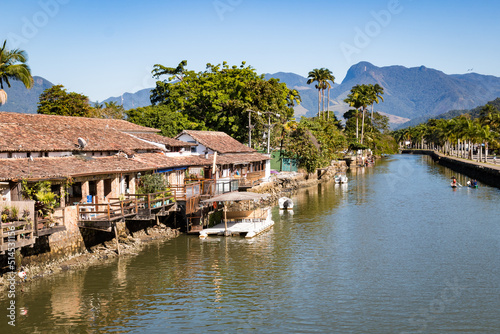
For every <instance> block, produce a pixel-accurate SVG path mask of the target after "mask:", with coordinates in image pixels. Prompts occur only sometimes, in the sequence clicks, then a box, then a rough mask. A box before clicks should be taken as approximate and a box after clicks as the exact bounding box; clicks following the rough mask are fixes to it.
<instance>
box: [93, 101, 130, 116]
mask: <svg viewBox="0 0 500 334" xmlns="http://www.w3.org/2000/svg"><path fill="white" fill-rule="evenodd" d="M90 116H91V117H94V118H106V119H124V118H125V109H124V108H123V106H121V105H119V104H117V103H116V102H115V101H111V102H104V105H103V104H101V103H99V102H96V103H95V104H94V107H93V108H92V110H91V115H90Z"/></svg>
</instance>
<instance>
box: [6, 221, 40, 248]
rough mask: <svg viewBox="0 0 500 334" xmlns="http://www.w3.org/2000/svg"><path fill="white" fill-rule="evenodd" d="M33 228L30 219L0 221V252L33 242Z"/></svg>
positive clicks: (29, 244)
mask: <svg viewBox="0 0 500 334" xmlns="http://www.w3.org/2000/svg"><path fill="white" fill-rule="evenodd" d="M34 232H35V229H34V226H33V221H31V220H27V221H25V220H16V221H12V222H0V253H2V254H3V253H4V252H7V251H13V250H14V249H16V248H21V247H25V246H31V245H34V244H35V235H34Z"/></svg>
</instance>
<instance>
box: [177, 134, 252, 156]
mask: <svg viewBox="0 0 500 334" xmlns="http://www.w3.org/2000/svg"><path fill="white" fill-rule="evenodd" d="M182 134H188V135H190V136H191V137H192V138H193V139H194V140H196V141H197V142H199V143H200V144H202V145H203V146H205V147H208V148H209V149H211V150H212V151H216V152H218V153H220V154H226V153H253V152H255V150H254V149H252V148H250V147H248V146H246V145H243V144H242V143H240V142H239V141H237V140H236V139H234V138H233V137H231V136H229V135H228V134H226V133H224V132H220V131H195V130H184V131H182V132H181V133H180V134H178V135H177V137H175V138H179V137H180V136H181V135H182Z"/></svg>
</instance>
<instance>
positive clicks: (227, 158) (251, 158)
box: [208, 153, 271, 165]
mask: <svg viewBox="0 0 500 334" xmlns="http://www.w3.org/2000/svg"><path fill="white" fill-rule="evenodd" d="M211 159H213V156H212V155H210V156H209V159H208V160H210V161H213V160H211ZM264 160H271V158H270V157H268V156H266V155H264V154H261V153H247V154H224V155H218V156H217V159H216V163H217V164H224V165H229V164H247V163H250V162H257V161H264Z"/></svg>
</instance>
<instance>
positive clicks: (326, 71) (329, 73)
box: [321, 68, 335, 120]
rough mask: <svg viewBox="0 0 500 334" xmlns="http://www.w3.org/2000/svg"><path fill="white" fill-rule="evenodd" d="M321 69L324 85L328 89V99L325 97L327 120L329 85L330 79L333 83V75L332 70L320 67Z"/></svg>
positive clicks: (327, 117) (328, 117)
mask: <svg viewBox="0 0 500 334" xmlns="http://www.w3.org/2000/svg"><path fill="white" fill-rule="evenodd" d="M321 70H322V72H323V77H324V80H325V81H324V86H325V87H326V89H327V90H328V99H327V104H326V112H327V116H326V119H327V120H329V119H330V89H331V88H332V85H330V81H331V82H332V84H333V83H334V82H335V77H334V76H333V74H332V71H330V70H329V69H327V68H322V69H321ZM323 110H324V109H323Z"/></svg>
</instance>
